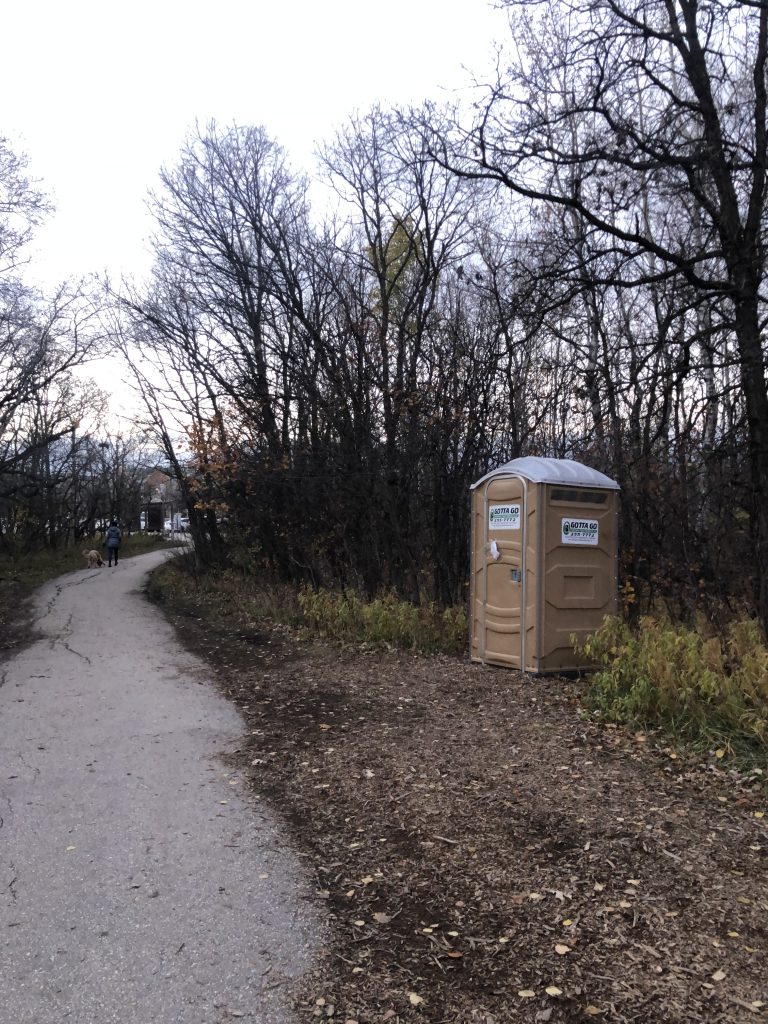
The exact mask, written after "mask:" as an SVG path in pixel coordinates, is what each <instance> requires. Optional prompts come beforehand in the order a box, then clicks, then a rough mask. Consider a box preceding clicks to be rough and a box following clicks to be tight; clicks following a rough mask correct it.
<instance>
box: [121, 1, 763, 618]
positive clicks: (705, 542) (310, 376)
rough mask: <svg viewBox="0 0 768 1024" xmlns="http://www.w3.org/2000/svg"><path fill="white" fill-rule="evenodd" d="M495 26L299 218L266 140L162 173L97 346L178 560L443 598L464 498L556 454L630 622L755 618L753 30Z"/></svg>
mask: <svg viewBox="0 0 768 1024" xmlns="http://www.w3.org/2000/svg"><path fill="white" fill-rule="evenodd" d="M507 7H508V8H509V14H510V24H511V31H512V35H513V37H514V41H515V49H514V54H511V55H510V57H509V60H508V61H506V60H505V61H500V62H499V67H500V68H501V69H502V72H501V73H500V74H499V75H498V76H496V77H494V78H492V79H491V80H490V81H489V82H488V84H487V87H486V88H479V89H478V91H477V94H476V96H475V100H476V103H475V106H474V107H473V108H472V111H471V112H470V114H469V115H467V116H464V115H462V114H461V113H460V112H454V111H451V110H447V109H438V108H434V107H425V108H419V109H416V110H408V111H388V110H381V109H374V110H373V111H371V112H370V113H369V114H367V115H364V116H362V115H361V116H357V117H355V118H353V119H352V120H351V121H350V122H349V124H348V125H347V126H346V127H344V128H343V129H342V130H341V131H339V133H338V135H337V137H336V138H335V139H334V140H332V141H331V142H330V143H328V144H327V145H326V146H325V147H324V148H323V150H322V152H321V154H320V160H319V166H320V179H321V181H322V183H323V192H322V197H321V200H320V199H318V198H316V193H315V192H312V190H311V189H310V186H309V183H308V181H307V180H305V179H304V178H303V177H301V176H300V175H297V174H296V173H294V172H293V171H292V170H291V168H290V166H289V164H288V162H287V160H286V157H285V154H284V153H283V152H282V150H281V149H280V147H279V146H278V145H277V144H276V143H275V142H274V141H273V140H272V139H270V138H269V137H268V136H267V135H266V133H265V132H264V131H263V130H262V129H260V128H250V127H245V128H230V129H222V128H220V127H217V126H216V125H213V124H212V125H210V126H208V128H206V129H205V130H200V131H198V132H197V133H195V134H194V135H193V136H192V137H190V138H189V140H188V142H187V144H186V145H185V147H184V149H183V151H182V152H181V154H180V157H179V161H178V164H177V165H176V166H175V167H173V168H171V169H168V170H166V171H165V172H164V173H163V174H162V176H161V183H160V186H159V188H158V190H157V192H156V193H155V195H154V196H153V199H152V204H153V208H154V212H155V215H156V218H157V235H156V241H155V256H156V259H155V266H154V272H153V275H152V278H151V280H150V282H149V284H148V285H147V286H137V287H135V288H125V287H123V288H121V289H118V290H117V291H116V293H114V294H113V295H112V296H111V298H112V300H113V303H114V306H113V308H114V310H115V312H116V319H115V324H114V337H116V338H118V339H119V341H120V343H121V345H122V347H123V350H124V351H125V352H126V354H127V355H128V356H129V358H130V359H131V362H132V364H133V369H134V373H135V375H136V380H137V382H138V384H139V385H140V387H141V388H142V392H143V395H144V398H145V401H146V405H147V410H148V412H149V413H150V414H151V415H150V418H151V420H152V422H153V423H154V424H155V430H156V433H157V440H158V441H159V442H160V443H161V444H162V445H163V446H164V448H165V452H166V455H167V458H168V459H169V461H170V462H171V464H172V465H173V466H174V467H175V472H176V473H177V475H178V476H179V479H180V483H181V486H182V488H183V491H184V494H185V496H186V497H188V499H189V500H188V501H186V502H185V503H186V504H187V505H188V506H190V507H191V505H192V503H193V502H196V503H197V509H198V513H197V515H195V514H194V512H193V513H192V523H191V528H192V530H193V531H197V540H198V544H197V551H198V557H199V558H200V560H201V562H203V563H205V562H210V561H220V560H222V559H224V560H225V559H226V558H227V557H229V556H230V554H231V551H232V545H234V544H236V545H237V546H238V559H239V560H240V562H241V563H243V564H245V563H248V564H251V565H252V567H253V568H254V570H258V571H260V572H262V573H264V574H267V575H270V576H273V577H276V578H280V579H282V580H294V581H301V582H309V583H310V584H315V585H325V586H329V585H330V586H342V587H354V588H359V589H361V590H362V591H364V592H365V593H367V594H369V595H372V594H374V593H376V592H378V591H382V590H392V591H394V592H396V593H397V594H398V595H399V596H401V597H403V598H406V599H409V600H412V601H414V602H418V601H420V600H424V599H434V600H436V601H437V602H439V603H440V604H444V605H450V604H456V603H461V602H462V601H463V600H465V598H466V583H467V574H468V533H469V516H468V508H469V504H468V489H469V486H470V484H471V483H472V482H473V481H475V480H476V479H477V478H479V477H480V476H481V475H482V474H483V473H484V472H485V471H486V470H487V469H488V468H489V467H493V466H496V465H498V464H500V463H502V462H504V461H507V460H508V459H511V458H514V457H517V456H522V455H547V456H556V457H570V458H574V459H577V460H580V461H583V462H585V463H587V464H588V465H590V466H594V467H595V468H598V469H600V470H602V471H604V472H606V473H608V474H609V475H610V476H612V477H615V478H616V479H617V480H618V481H619V483H620V484H621V487H622V492H621V494H622V498H621V501H622V509H621V511H622V516H621V553H622V572H623V580H624V586H625V591H624V592H625V596H626V597H627V598H628V599H629V600H630V601H631V600H632V598H633V597H634V607H635V608H646V607H649V606H652V605H653V604H654V603H655V602H657V601H659V600H661V599H663V600H664V601H666V602H667V604H668V606H669V607H670V608H671V610H672V611H673V613H674V614H675V615H680V616H683V617H688V616H691V615H692V614H693V613H694V612H695V610H697V609H700V608H703V609H705V610H707V611H708V612H709V613H710V614H716V613H720V612H722V611H726V612H727V610H728V608H729V607H730V608H731V609H732V610H738V611H741V610H743V609H745V608H746V609H747V610H753V611H756V612H757V613H758V615H759V616H760V618H761V620H762V621H763V623H765V621H766V619H767V618H768V391H767V390H766V378H765V358H764V355H765V353H764V348H765V346H764V343H763V327H764V319H765V304H764V288H763V278H764V271H765V261H766V245H765V241H766V194H765V189H766V168H767V167H768V154H767V153H766V139H767V138H768V123H767V119H766V89H765V80H766V75H765V72H766V54H767V53H768V42H767V40H768V6H766V5H762V4H748V3H734V4H728V5H724V4H720V3H705V2H699V3H698V4H693V3H688V2H684V3H680V4H677V5H669V4H667V3H664V2H662V0H644V2H642V3H641V2H640V0H637V2H629V0H619V2H616V0H610V2H609V0H597V2H596V3H593V4H590V5H589V9H588V11H585V10H584V7H583V5H581V4H578V3H573V4H569V3H567V2H562V0H561V2H557V3H555V2H554V0H553V2H551V3H550V2H548V0H542V2H532V0H528V2H512V0H509V2H508V3H507ZM310 195H312V198H313V202H314V204H315V205H314V209H310ZM321 208H322V211H323V212H322V215H321V212H320V210H321ZM181 426H183V427H184V429H185V438H184V441H183V443H180V442H179V429H180V427H181ZM190 451H191V452H192V455H193V460H192V463H191V464H190V463H189V461H188V459H187V455H188V453H189V452H190ZM224 521H225V522H226V529H224V527H223V525H222V523H223V522H224ZM220 531H223V532H224V536H223V537H222V536H221V532H220Z"/></svg>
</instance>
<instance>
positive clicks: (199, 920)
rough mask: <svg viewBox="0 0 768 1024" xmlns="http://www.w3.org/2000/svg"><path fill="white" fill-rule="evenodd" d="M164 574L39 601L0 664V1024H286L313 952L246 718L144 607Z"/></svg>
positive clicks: (137, 574) (126, 566)
mask: <svg viewBox="0 0 768 1024" xmlns="http://www.w3.org/2000/svg"><path fill="white" fill-rule="evenodd" d="M163 557H165V555H164V553H162V552H158V553H153V554H149V555H144V556H140V557H138V558H133V559H126V560H124V561H122V562H120V564H119V566H118V567H117V568H111V569H110V568H107V567H106V566H105V567H104V568H102V569H90V570H89V569H83V570H82V571H79V572H76V573H71V574H69V575H67V576H62V577H60V578H59V579H58V580H54V581H53V582H51V583H49V584H47V585H46V586H45V587H43V588H42V589H41V590H40V591H38V594H37V597H36V602H35V612H34V614H35V619H36V629H37V633H38V636H39V639H38V640H37V641H36V642H35V643H33V644H32V645H31V646H30V647H28V648H26V649H25V650H23V651H22V652H20V653H19V654H18V655H17V656H16V657H15V658H13V659H12V660H10V661H8V662H6V663H5V664H4V665H2V666H0V888H1V889H2V893H1V894H0V943H1V945H0V1020H2V1021H3V1022H7V1024H62V1022H76V1024H111V1022H115V1024H153V1022H158V1024H159V1022H162V1024H176V1022H178V1024H220V1022H221V1024H223V1022H227V1021H232V1020H235V1019H245V1020H250V1021H255V1022H258V1024H288V1022H290V1021H292V1020H293V1018H292V1016H291V1013H290V1009H289V1006H290V997H289V988H290V985H291V982H292V980H293V979H295V978H296V977H297V976H298V975H300V974H301V973H303V972H306V971H308V970H309V969H310V967H311V964H312V956H313V953H314V951H315V950H316V949H317V948H318V946H319V944H320V942H321V939H322V935H321V930H320V926H319V924H318V922H317V920H316V918H315V917H314V914H313V912H312V909H311V906H312V904H311V901H309V900H308V899H307V896H308V895H310V894H311V889H310V883H309V879H308V878H307V877H306V876H305V875H304V874H303V872H302V866H301V862H300V861H299V860H298V858H297V857H296V856H295V855H293V854H291V853H289V852H288V851H287V846H286V842H285V837H284V836H283V835H281V832H280V827H279V824H278V823H277V822H276V821H275V820H274V818H273V817H272V816H270V814H269V813H268V812H267V810H266V808H262V807H261V805H260V803H259V802H258V800H257V799H256V798H254V797H252V796H249V795H248V794H247V793H246V792H245V791H244V787H243V784H242V782H241V780H240V778H239V776H238V774H237V772H236V771H234V769H233V768H232V767H231V766H228V764H227V761H226V759H225V758H224V757H223V756H222V755H224V754H226V752H227V751H231V750H232V749H234V748H236V747H237V745H238V740H239V739H240V738H241V737H242V734H243V731H244V728H245V725H244V723H243V721H242V719H241V718H240V716H239V715H238V713H237V712H236V710H235V709H234V708H233V706H232V705H230V704H229V703H228V702H227V701H226V700H225V699H224V698H223V697H221V696H220V695H219V694H218V692H217V691H215V690H214V688H213V686H212V685H211V683H210V681H209V678H208V673H207V671H206V667H205V665H204V664H203V663H202V662H200V661H199V660H197V659H196V658H194V657H193V656H192V655H190V654H189V653H188V652H186V651H184V650H183V649H182V648H181V647H180V645H179V644H178V643H177V641H176V639H175V637H174V634H173V631H172V630H171V628H170V626H169V625H168V624H167V622H166V621H165V620H164V619H163V617H162V615H161V614H160V613H159V612H158V610H157V609H156V608H154V607H152V606H151V605H150V604H149V603H148V602H147V600H146V599H145V598H144V597H143V595H142V592H141V588H142V586H143V584H144V582H145V579H146V573H147V572H148V571H149V570H150V569H151V568H153V567H154V566H155V565H157V564H158V563H159V561H161V560H162V558H163Z"/></svg>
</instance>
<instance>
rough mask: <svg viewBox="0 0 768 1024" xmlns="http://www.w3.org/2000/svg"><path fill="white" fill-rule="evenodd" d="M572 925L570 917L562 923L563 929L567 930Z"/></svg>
mask: <svg viewBox="0 0 768 1024" xmlns="http://www.w3.org/2000/svg"><path fill="white" fill-rule="evenodd" d="M572 924H573V921H572V920H571V919H570V917H566V919H565V920H564V921H563V927H564V928H568V927H569V926H570V925H572Z"/></svg>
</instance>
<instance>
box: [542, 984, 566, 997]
mask: <svg viewBox="0 0 768 1024" xmlns="http://www.w3.org/2000/svg"><path fill="white" fill-rule="evenodd" d="M544 991H545V992H546V993H547V995H548V996H561V995H562V994H563V990H562V989H561V988H558V987H557V985H549V986H548V987H547V988H545V989H544Z"/></svg>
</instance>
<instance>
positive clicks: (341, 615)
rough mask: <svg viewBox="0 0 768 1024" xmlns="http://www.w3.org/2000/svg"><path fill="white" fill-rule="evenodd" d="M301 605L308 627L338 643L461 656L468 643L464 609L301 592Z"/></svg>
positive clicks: (390, 597)
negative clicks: (441, 609) (441, 608)
mask: <svg viewBox="0 0 768 1024" xmlns="http://www.w3.org/2000/svg"><path fill="white" fill-rule="evenodd" d="M299 605H300V607H301V610H302V612H303V614H304V618H305V620H306V624H307V626H308V627H309V628H310V629H312V630H314V631H316V632H318V633H321V634H322V635H324V636H326V637H328V638H329V639H332V640H341V641H357V642H364V643H370V644H374V645H377V646H386V647H397V648H402V649H405V650H413V651H420V652H423V653H428V652H436V651H442V652H445V653H450V654H456V653H459V652H460V651H463V650H464V648H465V646H466V641H467V628H468V627H467V616H466V613H465V611H464V609H463V608H446V609H445V611H442V612H441V611H440V610H439V609H438V608H437V606H436V605H435V604H425V605H421V606H419V607H416V606H415V605H412V604H409V603H408V602H407V601H400V600H398V599H397V597H396V596H395V595H393V594H385V595H382V596H381V597H377V598H375V599H374V600H373V601H368V602H366V601H363V599H362V598H361V597H360V596H358V595H357V594H355V593H352V592H347V593H344V594H336V593H331V592H330V591H328V590H317V591H316V590H312V589H310V588H309V587H305V588H303V589H302V590H301V591H300V592H299Z"/></svg>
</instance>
